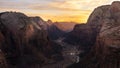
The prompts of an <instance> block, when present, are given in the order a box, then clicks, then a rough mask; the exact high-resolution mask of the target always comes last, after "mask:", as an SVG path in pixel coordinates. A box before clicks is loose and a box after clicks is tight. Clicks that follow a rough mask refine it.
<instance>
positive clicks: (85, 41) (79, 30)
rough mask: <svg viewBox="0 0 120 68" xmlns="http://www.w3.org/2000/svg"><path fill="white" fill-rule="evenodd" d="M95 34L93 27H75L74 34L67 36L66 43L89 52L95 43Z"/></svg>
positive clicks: (81, 25) (84, 25)
mask: <svg viewBox="0 0 120 68" xmlns="http://www.w3.org/2000/svg"><path fill="white" fill-rule="evenodd" d="M93 39H94V37H93V33H92V30H91V27H90V26H89V25H86V24H78V25H75V28H74V29H73V31H72V32H69V33H68V35H66V39H65V40H64V42H67V43H70V44H73V45H78V46H79V48H80V49H83V50H88V49H89V48H90V47H91V46H90V45H93V43H94V42H95V41H93Z"/></svg>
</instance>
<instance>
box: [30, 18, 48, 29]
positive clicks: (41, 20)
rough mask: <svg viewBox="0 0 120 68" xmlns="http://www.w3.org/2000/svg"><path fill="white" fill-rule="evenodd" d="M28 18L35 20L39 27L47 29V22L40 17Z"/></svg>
mask: <svg viewBox="0 0 120 68" xmlns="http://www.w3.org/2000/svg"><path fill="white" fill-rule="evenodd" d="M30 19H31V20H32V21H33V22H35V23H36V24H37V25H39V26H40V27H41V29H43V30H47V29H48V24H47V23H46V22H45V21H44V20H43V19H42V18H40V17H38V16H36V17H30Z"/></svg>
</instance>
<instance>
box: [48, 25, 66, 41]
mask: <svg viewBox="0 0 120 68" xmlns="http://www.w3.org/2000/svg"><path fill="white" fill-rule="evenodd" d="M47 31H48V36H49V38H50V39H51V40H57V39H58V38H60V37H63V36H64V35H65V34H66V32H64V31H62V30H60V29H59V28H58V27H57V26H56V25H54V24H52V25H51V26H49V27H48V30H47Z"/></svg>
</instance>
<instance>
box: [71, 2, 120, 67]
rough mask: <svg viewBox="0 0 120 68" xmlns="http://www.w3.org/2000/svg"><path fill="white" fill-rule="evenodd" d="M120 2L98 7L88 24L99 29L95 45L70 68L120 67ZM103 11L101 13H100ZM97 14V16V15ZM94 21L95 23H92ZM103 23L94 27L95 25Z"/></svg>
mask: <svg viewBox="0 0 120 68" xmlns="http://www.w3.org/2000/svg"><path fill="white" fill-rule="evenodd" d="M119 6H120V2H119V1H115V2H113V3H112V4H111V5H109V6H108V5H107V6H101V7H98V8H96V9H95V10H94V11H93V13H92V14H91V16H90V18H89V20H88V24H90V25H93V26H91V27H92V28H93V31H94V30H96V31H97V30H98V31H99V33H98V35H97V39H96V42H95V45H94V46H93V47H92V49H91V51H90V53H89V54H88V55H87V56H86V57H84V59H82V60H81V61H80V62H79V63H78V64H74V65H72V66H70V67H69V68H120V58H119V57H120V7H119ZM100 12H101V13H100ZM96 15H97V17H95V16H96ZM92 22H94V24H92ZM98 23H99V24H100V25H101V26H100V29H95V28H99V26H97V27H94V25H95V26H96V25H98Z"/></svg>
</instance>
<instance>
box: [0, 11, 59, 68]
mask: <svg viewBox="0 0 120 68" xmlns="http://www.w3.org/2000/svg"><path fill="white" fill-rule="evenodd" d="M0 37H1V38H0V49H1V51H2V52H3V54H5V56H4V55H3V56H4V57H5V59H4V60H6V62H7V63H6V64H7V66H8V68H38V67H41V66H42V65H44V64H47V63H49V61H50V62H51V61H52V60H54V59H53V58H51V56H52V55H56V54H59V53H58V52H59V51H57V50H55V48H56V49H57V47H58V46H56V45H57V44H56V45H54V46H52V45H53V44H52V42H51V41H50V40H49V38H48V35H47V32H46V31H45V30H44V29H41V27H40V26H39V25H38V24H36V22H33V21H32V20H31V19H30V18H29V17H27V16H26V15H24V14H22V13H18V12H4V13H1V14H0ZM55 53H56V54H55ZM0 57H2V56H0Z"/></svg>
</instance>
